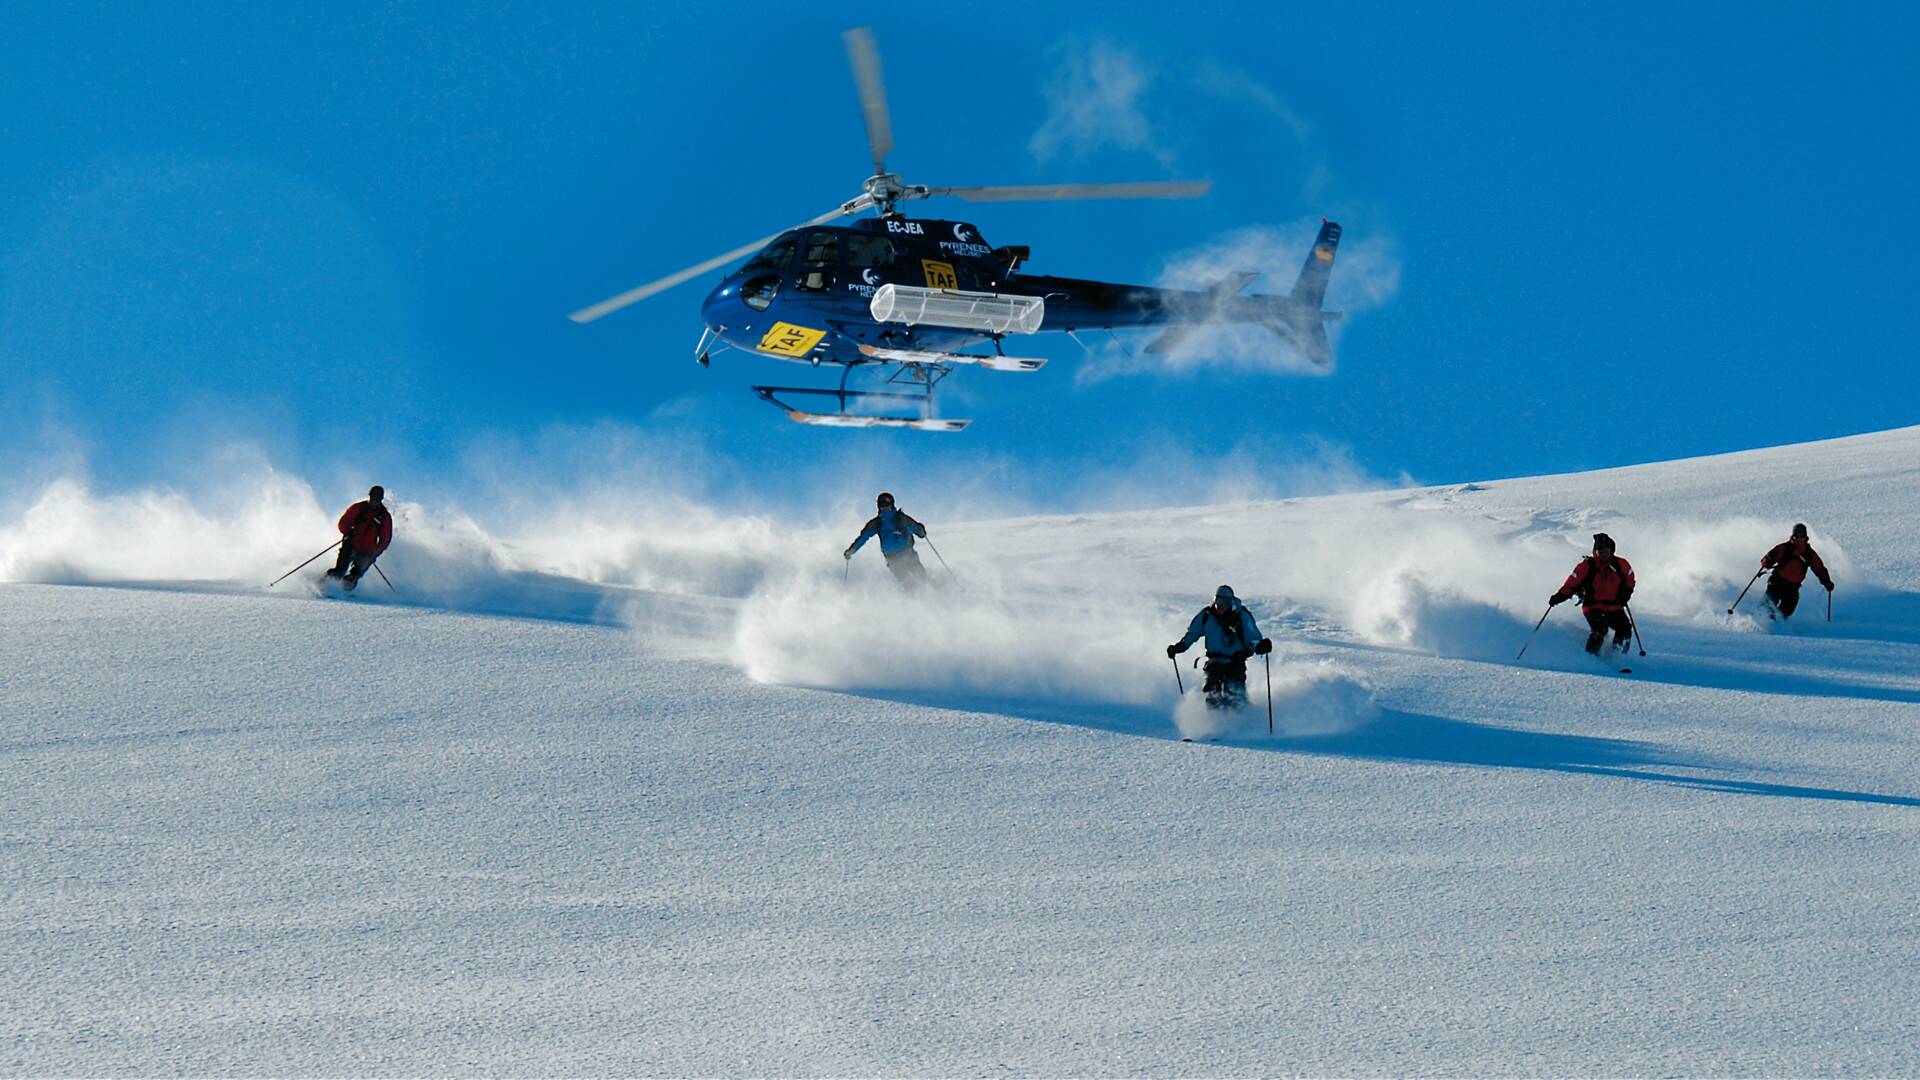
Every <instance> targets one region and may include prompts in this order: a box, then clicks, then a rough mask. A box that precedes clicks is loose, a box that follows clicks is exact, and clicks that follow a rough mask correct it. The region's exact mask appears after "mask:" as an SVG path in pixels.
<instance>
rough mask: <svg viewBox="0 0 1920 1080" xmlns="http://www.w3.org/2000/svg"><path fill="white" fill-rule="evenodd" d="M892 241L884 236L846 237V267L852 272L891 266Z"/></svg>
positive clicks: (892, 254)
mask: <svg viewBox="0 0 1920 1080" xmlns="http://www.w3.org/2000/svg"><path fill="white" fill-rule="evenodd" d="M893 259H894V250H893V241H891V240H889V239H887V238H886V237H884V236H849V237H847V266H848V267H850V268H852V269H854V270H866V269H869V268H885V267H888V266H892V265H893Z"/></svg>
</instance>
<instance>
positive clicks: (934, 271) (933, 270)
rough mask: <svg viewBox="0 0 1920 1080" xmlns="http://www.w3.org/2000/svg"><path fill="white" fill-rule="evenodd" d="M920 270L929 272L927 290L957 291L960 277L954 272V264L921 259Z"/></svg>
mask: <svg viewBox="0 0 1920 1080" xmlns="http://www.w3.org/2000/svg"><path fill="white" fill-rule="evenodd" d="M920 269H922V270H925V271H926V272H927V288H929V289H957V288H959V287H960V277H959V275H957V274H955V273H954V272H953V264H952V263H943V262H936V261H935V260H933V259H921V260H920Z"/></svg>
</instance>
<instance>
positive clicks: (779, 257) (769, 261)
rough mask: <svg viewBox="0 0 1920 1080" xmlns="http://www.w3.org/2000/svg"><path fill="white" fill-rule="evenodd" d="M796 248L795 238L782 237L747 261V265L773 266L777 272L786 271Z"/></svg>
mask: <svg viewBox="0 0 1920 1080" xmlns="http://www.w3.org/2000/svg"><path fill="white" fill-rule="evenodd" d="M796 246H797V245H796V244H795V243H794V240H793V237H790V236H788V237H782V238H781V239H778V240H775V241H774V242H773V243H771V244H768V245H767V246H766V247H763V248H761V249H760V251H759V253H758V254H756V255H754V257H753V258H751V259H748V260H747V263H746V265H747V266H771V267H773V268H774V269H775V270H785V269H786V268H787V264H788V263H790V262H792V261H793V249H794V248H795V247H796Z"/></svg>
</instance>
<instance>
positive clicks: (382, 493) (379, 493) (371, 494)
mask: <svg viewBox="0 0 1920 1080" xmlns="http://www.w3.org/2000/svg"><path fill="white" fill-rule="evenodd" d="M386 497H387V489H386V488H383V487H381V486H380V485H379V484H375V485H373V486H372V487H370V488H368V489H367V498H369V499H372V500H373V501H374V502H379V501H380V500H381V499H384V498H386Z"/></svg>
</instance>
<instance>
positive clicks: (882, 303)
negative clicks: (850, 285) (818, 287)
mask: <svg viewBox="0 0 1920 1080" xmlns="http://www.w3.org/2000/svg"><path fill="white" fill-rule="evenodd" d="M871 310H872V312H873V317H874V319H875V320H876V321H878V322H897V323H905V324H907V325H908V326H922V325H925V326H948V327H953V328H955V329H959V330H974V331H978V332H980V333H986V334H1033V333H1038V332H1039V330H1040V323H1041V322H1042V321H1043V320H1044V319H1045V318H1046V316H1047V304H1046V301H1045V300H1042V299H1041V298H1039V297H1037V296H1004V295H1002V294H1000V293H983V292H963V291H961V290H959V289H923V288H920V287H919V286H917V285H892V284H889V285H882V286H880V288H879V289H878V290H877V291H875V292H874V294H873V306H872V308H871Z"/></svg>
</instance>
